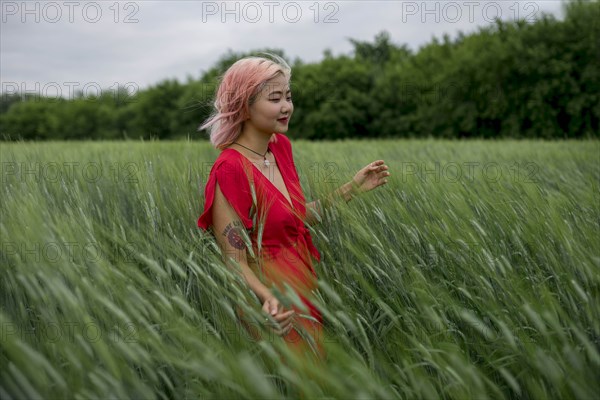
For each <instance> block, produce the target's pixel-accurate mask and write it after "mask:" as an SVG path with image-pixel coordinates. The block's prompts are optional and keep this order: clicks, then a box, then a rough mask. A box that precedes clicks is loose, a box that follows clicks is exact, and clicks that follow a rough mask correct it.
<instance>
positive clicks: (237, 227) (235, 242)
mask: <svg viewBox="0 0 600 400" xmlns="http://www.w3.org/2000/svg"><path fill="white" fill-rule="evenodd" d="M242 229H244V227H243V225H242V224H241V223H240V222H238V221H235V222H232V223H230V224H228V225H227V226H226V227H225V229H224V230H223V233H222V235H223V236H225V237H226V238H227V242H228V243H229V244H230V245H231V246H232V247H234V248H236V249H238V250H243V249H245V248H246V243H245V242H244V239H243V238H242V234H241V230H242Z"/></svg>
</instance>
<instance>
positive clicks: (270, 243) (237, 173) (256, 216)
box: [198, 133, 322, 354]
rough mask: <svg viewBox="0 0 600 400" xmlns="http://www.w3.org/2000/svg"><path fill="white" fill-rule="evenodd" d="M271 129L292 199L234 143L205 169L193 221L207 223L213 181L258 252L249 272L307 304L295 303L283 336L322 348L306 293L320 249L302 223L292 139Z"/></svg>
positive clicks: (293, 343) (203, 225)
mask: <svg viewBox="0 0 600 400" xmlns="http://www.w3.org/2000/svg"><path fill="white" fill-rule="evenodd" d="M274 135H275V136H276V142H273V141H272V142H269V145H268V147H269V150H270V151H271V152H272V154H273V156H274V157H275V161H276V163H277V166H278V167H279V171H280V172H281V176H282V178H283V182H284V183H285V186H286V188H287V190H288V193H289V195H290V198H291V200H292V204H291V205H290V202H289V201H288V200H287V198H286V197H285V196H284V195H283V193H281V192H280V191H279V189H277V188H276V187H275V185H274V184H273V183H272V182H271V181H270V180H269V179H267V177H266V176H264V175H263V173H262V172H260V171H259V170H258V168H257V167H256V166H254V165H253V164H252V163H251V162H250V161H249V160H248V159H247V158H246V157H245V156H244V155H242V154H241V153H240V152H238V151H237V150H234V149H225V150H223V151H222V152H221V154H220V155H219V157H218V158H217V160H216V161H215V163H214V164H213V166H212V169H211V171H210V175H209V178H208V181H207V183H206V187H205V190H204V195H205V204H204V212H203V213H202V215H201V216H200V218H199V219H198V226H199V227H200V228H202V229H205V230H207V229H208V228H209V227H210V226H211V225H212V203H213V199H214V194H215V183H216V182H217V181H218V182H219V188H220V189H221V191H222V192H223V195H224V196H225V198H226V199H227V200H228V202H229V203H230V204H231V206H232V207H233V209H234V210H235V212H236V213H237V215H238V217H239V219H240V221H241V222H242V223H243V224H244V226H245V227H246V228H247V229H248V230H250V231H249V236H250V238H251V240H252V246H253V251H254V254H255V255H257V257H256V263H255V264H254V263H253V264H251V265H250V266H251V267H253V266H254V268H253V269H254V272H255V273H256V274H257V276H258V277H259V279H261V281H262V282H263V283H264V284H266V285H267V287H269V286H271V285H273V286H276V287H277V288H278V289H279V290H281V291H286V287H285V285H284V284H287V285H289V287H291V288H292V289H293V290H294V291H295V292H296V294H297V295H298V296H299V297H300V299H301V301H302V303H303V304H304V305H305V307H306V310H305V311H304V310H301V309H300V308H298V307H296V306H294V309H295V310H296V315H297V317H296V325H295V326H296V328H294V329H292V330H290V332H289V334H288V335H287V336H285V338H284V339H285V340H286V342H287V343H288V344H290V345H291V346H292V347H293V348H295V349H298V350H301V351H302V352H305V351H309V349H310V348H312V349H314V350H315V352H316V353H317V354H319V353H321V352H322V348H321V342H322V338H321V323H322V317H321V314H320V312H319V311H318V310H317V308H316V307H315V306H314V305H313V304H312V303H311V301H310V298H311V297H312V291H313V290H314V289H316V286H317V279H316V274H315V271H314V269H313V261H312V257H314V258H315V259H316V260H317V261H319V260H320V254H319V252H318V250H317V249H316V248H315V246H314V244H313V242H312V238H311V236H310V232H309V230H308V229H307V227H306V225H305V223H304V221H305V217H306V205H305V198H304V194H303V192H302V188H301V186H300V180H299V177H298V173H297V171H296V167H295V165H294V160H293V156H292V146H291V143H290V141H289V139H288V138H287V136H285V135H283V134H280V133H275V134H274ZM261 228H262V229H261ZM311 256H312V257H311ZM301 331H304V332H301ZM305 334H308V335H309V336H305V338H306V339H304V338H303V337H302V335H305ZM309 337H310V338H312V340H311V339H310V338H309ZM313 340H314V342H313ZM315 344H316V348H315V347H314V345H315ZM307 346H308V347H307Z"/></svg>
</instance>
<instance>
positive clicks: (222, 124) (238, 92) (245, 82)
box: [198, 54, 291, 150]
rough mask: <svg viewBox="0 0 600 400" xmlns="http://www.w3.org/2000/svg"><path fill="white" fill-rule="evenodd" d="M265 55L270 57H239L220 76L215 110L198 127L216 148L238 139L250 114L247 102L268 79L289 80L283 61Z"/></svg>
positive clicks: (289, 70) (271, 55)
mask: <svg viewBox="0 0 600 400" xmlns="http://www.w3.org/2000/svg"><path fill="white" fill-rule="evenodd" d="M268 55H269V56H270V57H271V58H273V60H270V59H267V58H263V57H246V58H242V59H240V60H238V61H236V62H235V63H234V64H233V65H232V66H231V67H229V69H228V70H227V71H226V72H225V74H224V75H223V78H222V79H221V83H220V84H219V89H218V90H217V95H216V98H215V103H214V106H215V112H214V113H213V114H212V115H211V117H210V118H209V119H208V120H206V121H205V122H204V123H203V124H202V125H201V126H200V128H198V129H199V130H202V129H207V128H208V129H209V130H210V142H211V143H212V144H213V146H214V147H215V148H217V149H220V150H223V149H224V148H226V147H227V146H229V145H230V144H231V143H233V142H234V141H235V140H236V139H237V137H238V136H239V135H240V133H241V132H242V126H243V124H244V121H245V120H246V119H247V118H248V116H249V115H250V105H252V103H253V102H254V100H255V99H256V96H257V95H258V94H259V93H260V91H261V90H262V89H263V88H264V86H265V85H266V83H267V81H269V80H271V79H273V78H275V77H276V76H277V75H278V74H283V75H284V76H285V77H286V78H287V79H288V80H289V79H290V77H291V68H290V66H289V65H288V64H287V63H286V62H285V60H284V59H282V58H281V57H278V56H276V55H273V54H268ZM275 137H276V136H275V135H273V138H275ZM272 140H273V139H272Z"/></svg>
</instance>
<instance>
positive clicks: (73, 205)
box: [0, 140, 600, 399]
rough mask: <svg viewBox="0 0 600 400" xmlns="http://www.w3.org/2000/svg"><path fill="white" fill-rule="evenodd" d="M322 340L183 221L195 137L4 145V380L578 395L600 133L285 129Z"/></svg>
mask: <svg viewBox="0 0 600 400" xmlns="http://www.w3.org/2000/svg"><path fill="white" fill-rule="evenodd" d="M293 146H294V155H295V162H296V166H297V168H298V171H299V175H300V177H301V182H302V185H303V188H304V191H305V195H306V198H307V200H312V199H315V198H318V197H320V196H323V195H324V194H325V193H327V192H328V191H331V190H334V189H335V188H337V187H338V186H339V185H341V184H343V183H344V182H347V181H348V180H349V179H351V177H352V176H353V174H354V172H356V171H357V170H358V169H359V168H361V167H362V166H364V165H366V164H367V163H368V162H371V161H373V160H377V159H383V160H385V161H386V163H387V164H388V166H389V167H390V171H391V173H392V176H391V177H390V180H389V183H388V184H387V185H385V186H383V187H381V188H378V189H376V190H374V191H372V192H369V193H366V194H364V195H363V196H362V197H359V198H357V199H354V200H352V201H351V202H350V203H348V204H339V205H337V206H336V207H334V208H331V209H329V210H328V211H327V213H326V216H325V218H324V220H323V221H322V222H321V223H320V224H319V225H317V226H315V227H313V228H311V229H312V235H313V238H314V242H315V244H316V246H317V247H318V248H319V250H320V252H321V254H322V261H321V262H320V263H318V264H317V265H316V269H317V273H318V275H319V278H320V281H319V293H318V299H319V307H320V308H321V309H322V311H323V314H324V317H325V330H324V332H325V337H324V342H325V346H326V350H327V354H328V358H327V360H326V362H325V363H323V365H320V366H318V367H315V366H309V365H306V364H305V363H303V362H302V360H296V359H294V358H293V357H292V358H289V357H288V358H287V359H286V360H288V361H286V362H285V363H284V362H281V355H282V354H285V346H283V345H282V343H281V341H280V340H279V338H278V337H276V336H272V335H271V336H267V337H265V339H264V340H262V341H259V342H257V341H255V340H252V339H251V338H250V337H248V335H247V334H246V333H245V331H244V330H243V329H241V328H240V327H239V325H238V324H237V322H236V318H235V316H234V313H233V306H234V305H235V304H243V306H244V307H245V309H246V310H247V312H249V313H251V315H253V314H252V313H254V314H256V316H257V318H258V317H260V304H258V302H257V301H255V299H253V298H252V297H250V296H248V293H247V289H246V288H245V286H244V285H243V282H242V281H241V280H240V279H239V277H238V275H236V273H235V272H234V271H232V270H229V269H226V268H225V267H223V264H222V262H221V261H220V255H219V252H218V248H217V247H216V246H215V244H214V240H213V239H212V237H211V236H210V235H208V234H206V233H204V232H201V231H200V230H199V229H198V228H197V227H196V220H197V218H198V216H199V215H200V213H201V211H202V209H203V202H204V199H203V189H204V182H205V181H206V178H207V176H208V173H209V171H210V167H211V164H212V161H214V159H215V158H216V156H217V151H216V150H214V149H212V148H211V147H210V146H209V145H208V143H204V142H184V141H181V142H133V141H132V142H119V143H116V142H115V143H111V142H82V143H77V142H72V143H62V142H60V143H2V144H1V145H0V156H1V167H2V171H1V172H2V184H1V189H2V193H1V194H0V198H1V204H0V210H1V219H0V235H1V244H2V247H1V252H0V262H1V270H2V273H1V276H2V279H1V280H0V298H1V300H2V303H1V309H0V326H1V332H0V333H1V335H0V343H1V349H0V362H1V368H0V397H1V398H3V399H24V398H28V399H33V398H44V399H49V398H74V399H83V398H86V399H87V398H90V399H93V398H99V399H100V398H101V399H106V398H139V399H167V398H169V399H185V398H191V399H197V398H202V399H204V398H206V399H225V398H227V399H229V398H263V399H264V398H270V399H276V398H298V397H301V398H339V399H355V398H356V399H372V398H378V399H395V398H427V399H436V398H444V399H470V398H473V399H474V398H476V399H510V398H522V399H529V398H536V399H541V398H579V399H591V398H593V397H595V395H597V393H600V381H599V380H598V376H599V371H600V318H599V315H600V248H599V247H600V226H599V224H600V142H599V141H583V142H545V141H488V142H486V141H464V142H460V141H433V140H386V141H346V142H338V143H333V142H325V143H310V142H304V141H293Z"/></svg>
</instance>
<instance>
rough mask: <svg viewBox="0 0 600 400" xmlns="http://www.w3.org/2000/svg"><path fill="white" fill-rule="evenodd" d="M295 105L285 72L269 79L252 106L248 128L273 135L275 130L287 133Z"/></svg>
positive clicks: (247, 122)
mask: <svg viewBox="0 0 600 400" xmlns="http://www.w3.org/2000/svg"><path fill="white" fill-rule="evenodd" d="M293 112H294V105H293V104H292V93H291V91H290V85H289V82H288V80H287V79H286V77H285V76H284V75H283V74H279V75H277V77H275V78H273V79H271V80H269V81H268V82H267V83H266V85H265V87H264V88H263V89H262V91H261V92H260V93H259V94H258V96H257V97H256V99H255V101H254V103H253V104H252V105H251V106H250V119H248V120H247V121H246V124H247V125H248V128H251V129H252V130H255V131H258V132H260V133H264V134H266V135H271V134H273V133H274V132H278V133H285V132H287V130H288V124H289V122H290V118H291V116H292V113H293Z"/></svg>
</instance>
